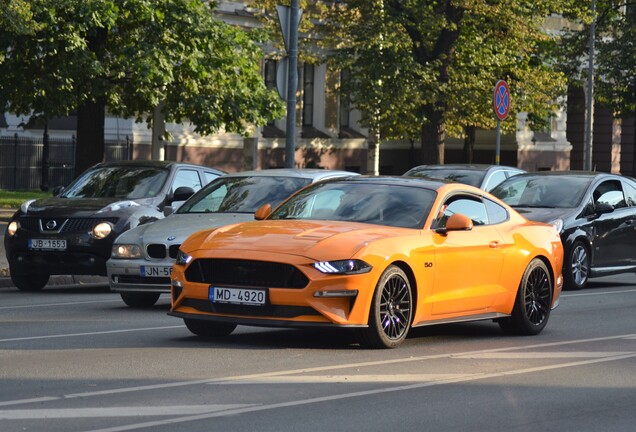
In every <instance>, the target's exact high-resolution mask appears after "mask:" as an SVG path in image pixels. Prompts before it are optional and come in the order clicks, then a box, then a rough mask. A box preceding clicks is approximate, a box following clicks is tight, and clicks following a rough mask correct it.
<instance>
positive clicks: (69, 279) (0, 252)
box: [0, 208, 108, 289]
mask: <svg viewBox="0 0 636 432" xmlns="http://www.w3.org/2000/svg"><path fill="white" fill-rule="evenodd" d="M15 212H16V209H5V208H0V229H1V230H2V233H1V236H2V241H0V288H9V287H13V283H12V282H11V277H10V276H9V263H8V262H7V256H6V254H5V252H4V234H5V230H6V229H7V227H6V225H7V223H8V222H9V220H11V216H13V214H14V213H15ZM50 285H55V286H60V285H68V286H77V285H108V279H107V278H106V276H51V278H50V279H49V283H48V284H47V286H50ZM45 289H46V288H45Z"/></svg>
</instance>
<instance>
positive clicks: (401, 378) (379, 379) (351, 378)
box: [215, 374, 474, 385]
mask: <svg viewBox="0 0 636 432" xmlns="http://www.w3.org/2000/svg"><path fill="white" fill-rule="evenodd" d="M472 375H474V374H391V375H386V374H384V375H378V374H370V375H280V376H275V377H264V378H258V379H246V380H240V381H228V382H223V383H215V384H223V385H242V384H360V383H374V384H375V383H399V382H412V383H415V382H432V381H445V380H449V379H456V378H462V377H466V376H472Z"/></svg>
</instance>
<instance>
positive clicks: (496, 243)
mask: <svg viewBox="0 0 636 432" xmlns="http://www.w3.org/2000/svg"><path fill="white" fill-rule="evenodd" d="M488 246H490V247H491V248H492V249H498V248H499V246H501V242H500V241H499V240H493V241H491V242H490V243H489V244H488Z"/></svg>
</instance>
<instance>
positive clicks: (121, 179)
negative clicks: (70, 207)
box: [61, 166, 168, 199]
mask: <svg viewBox="0 0 636 432" xmlns="http://www.w3.org/2000/svg"><path fill="white" fill-rule="evenodd" d="M167 177H168V170H167V169H164V168H155V167H142V166H114V167H102V168H97V169H93V170H90V171H87V172H86V173H85V174H84V175H82V176H81V177H80V178H78V179H77V180H76V181H75V182H73V183H71V185H69V187H68V188H67V189H66V190H65V191H64V193H62V195H61V196H62V197H63V198H122V199H124V198H126V199H140V198H152V197H154V196H155V195H157V194H158V193H159V191H160V190H161V187H162V186H163V184H164V182H165V181H166V178H167Z"/></svg>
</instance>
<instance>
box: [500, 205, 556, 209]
mask: <svg viewBox="0 0 636 432" xmlns="http://www.w3.org/2000/svg"><path fill="white" fill-rule="evenodd" d="M511 207H512V208H550V209H553V208H560V207H557V206H549V205H530V204H521V205H513V206H511Z"/></svg>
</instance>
